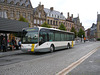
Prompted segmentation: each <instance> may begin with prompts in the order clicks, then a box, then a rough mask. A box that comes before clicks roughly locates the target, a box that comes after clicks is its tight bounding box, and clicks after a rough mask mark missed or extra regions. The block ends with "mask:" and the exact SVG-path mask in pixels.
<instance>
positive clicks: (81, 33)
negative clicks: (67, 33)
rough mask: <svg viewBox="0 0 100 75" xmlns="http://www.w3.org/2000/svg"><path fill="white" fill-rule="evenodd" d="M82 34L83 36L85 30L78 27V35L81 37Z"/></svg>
mask: <svg viewBox="0 0 100 75" xmlns="http://www.w3.org/2000/svg"><path fill="white" fill-rule="evenodd" d="M82 36H83V37H85V32H84V30H82V28H80V30H79V32H78V37H80V38H83V37H82Z"/></svg>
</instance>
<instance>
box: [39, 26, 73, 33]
mask: <svg viewBox="0 0 100 75" xmlns="http://www.w3.org/2000/svg"><path fill="white" fill-rule="evenodd" d="M38 28H39V30H40V29H49V30H55V31H61V32H67V33H73V34H74V32H68V31H64V30H60V29H56V28H46V27H38Z"/></svg>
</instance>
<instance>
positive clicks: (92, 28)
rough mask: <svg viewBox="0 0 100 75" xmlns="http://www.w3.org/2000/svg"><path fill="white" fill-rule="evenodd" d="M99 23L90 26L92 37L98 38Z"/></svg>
mask: <svg viewBox="0 0 100 75" xmlns="http://www.w3.org/2000/svg"><path fill="white" fill-rule="evenodd" d="M96 33H97V24H94V23H93V24H92V27H91V28H90V38H91V39H93V38H97V34H96Z"/></svg>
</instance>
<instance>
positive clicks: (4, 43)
mask: <svg viewBox="0 0 100 75" xmlns="http://www.w3.org/2000/svg"><path fill="white" fill-rule="evenodd" d="M2 46H3V52H6V51H7V50H6V41H5V38H3V40H2Z"/></svg>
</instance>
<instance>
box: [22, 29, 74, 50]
mask: <svg viewBox="0 0 100 75" xmlns="http://www.w3.org/2000/svg"><path fill="white" fill-rule="evenodd" d="M74 44H75V41H74V33H73V32H67V31H63V30H59V29H54V28H44V27H34V28H24V29H23V37H22V51H24V52H47V51H50V52H53V51H55V50H59V49H63V48H70V47H72V46H73V45H74Z"/></svg>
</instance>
